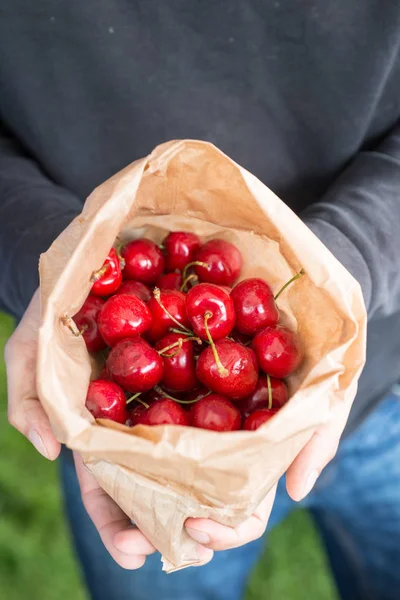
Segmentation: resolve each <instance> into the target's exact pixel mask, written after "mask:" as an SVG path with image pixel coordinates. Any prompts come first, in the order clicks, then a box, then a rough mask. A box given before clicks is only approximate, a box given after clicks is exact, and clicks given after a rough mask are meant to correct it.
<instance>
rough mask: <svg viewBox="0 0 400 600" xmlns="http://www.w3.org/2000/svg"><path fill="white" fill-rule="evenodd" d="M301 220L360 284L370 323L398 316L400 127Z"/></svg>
mask: <svg viewBox="0 0 400 600" xmlns="http://www.w3.org/2000/svg"><path fill="white" fill-rule="evenodd" d="M302 217H303V219H304V221H305V222H306V224H307V225H308V226H309V227H310V229H311V230H312V231H313V232H314V233H315V234H316V235H317V236H318V237H319V238H320V239H321V240H322V241H323V242H324V244H325V245H326V246H327V247H328V248H329V249H330V250H331V251H332V253H333V254H334V255H335V256H336V257H337V258H338V259H339V260H340V261H341V262H342V264H343V265H344V266H345V267H347V269H348V270H349V271H350V272H351V273H352V274H353V275H354V277H355V278H356V279H357V280H358V281H359V283H360V284H361V287H362V290H363V294H364V299H365V303H366V306H367V310H368V314H369V317H372V316H373V315H375V314H379V315H388V314H392V313H394V312H396V311H398V310H400V268H399V265H400V235H399V232H398V229H399V224H400V127H397V129H395V130H394V131H393V132H392V134H391V135H390V136H389V137H388V138H387V139H386V140H385V141H384V142H383V143H382V144H380V146H379V147H378V148H376V150H375V151H373V152H363V153H360V154H359V155H358V156H357V158H356V159H355V160H354V161H353V163H352V164H351V165H350V166H349V167H348V168H347V169H346V170H345V171H344V172H343V174H342V175H341V176H340V177H339V178H338V180H337V181H336V182H335V184H334V185H333V186H332V187H331V188H330V189H329V190H328V192H327V193H326V194H325V196H324V198H323V199H322V201H321V202H318V203H316V204H314V205H312V206H310V207H309V208H308V209H307V210H306V211H305V212H304V213H303V215H302Z"/></svg>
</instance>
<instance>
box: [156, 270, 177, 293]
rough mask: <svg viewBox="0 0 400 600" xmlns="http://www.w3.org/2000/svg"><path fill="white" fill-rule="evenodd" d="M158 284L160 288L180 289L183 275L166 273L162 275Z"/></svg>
mask: <svg viewBox="0 0 400 600" xmlns="http://www.w3.org/2000/svg"><path fill="white" fill-rule="evenodd" d="M156 285H157V287H158V288H160V290H180V289H181V285H182V275H181V274H180V273H166V275H161V277H160V278H159V279H158V280H157V284H156Z"/></svg>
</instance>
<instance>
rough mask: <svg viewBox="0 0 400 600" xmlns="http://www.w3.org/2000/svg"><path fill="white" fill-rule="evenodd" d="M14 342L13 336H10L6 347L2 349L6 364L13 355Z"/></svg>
mask: <svg viewBox="0 0 400 600" xmlns="http://www.w3.org/2000/svg"><path fill="white" fill-rule="evenodd" d="M14 340H15V338H14V335H12V336H11V337H9V338H8V340H7V342H6V345H5V347H4V360H5V361H6V362H8V361H9V360H10V357H11V356H12V355H13V353H14V346H15V341H14Z"/></svg>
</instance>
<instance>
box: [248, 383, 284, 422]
mask: <svg viewBox="0 0 400 600" xmlns="http://www.w3.org/2000/svg"><path fill="white" fill-rule="evenodd" d="M269 379H270V383H271V398H272V407H271V408H276V409H278V408H280V407H281V406H283V405H284V404H286V402H287V401H288V399H289V393H288V389H287V386H286V384H285V382H284V381H282V380H281V379H275V377H270V378H269ZM268 405H269V393H268V381H267V378H266V377H265V376H264V375H260V377H259V378H258V382H257V387H256V389H255V392H254V393H253V394H251V395H250V396H249V397H248V398H244V399H243V400H240V402H238V403H237V407H238V408H239V410H240V412H241V413H242V415H243V416H244V417H248V416H249V414H250V413H252V412H254V411H255V410H258V409H260V408H268Z"/></svg>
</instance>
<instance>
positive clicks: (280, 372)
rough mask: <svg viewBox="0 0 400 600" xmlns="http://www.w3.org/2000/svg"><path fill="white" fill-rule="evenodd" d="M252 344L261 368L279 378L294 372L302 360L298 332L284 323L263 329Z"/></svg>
mask: <svg viewBox="0 0 400 600" xmlns="http://www.w3.org/2000/svg"><path fill="white" fill-rule="evenodd" d="M252 346H253V349H254V351H255V353H256V356H257V360H258V364H259V365H260V367H261V369H262V370H263V371H264V372H265V373H268V375H271V376H272V377H277V378H278V379H284V378H285V377H287V376H288V375H290V374H291V373H293V371H295V370H296V369H297V367H298V366H299V365H300V363H301V360H302V352H301V348H300V343H299V340H298V339H297V336H296V334H295V333H293V331H290V329H287V328H286V327H283V326H282V325H275V326H270V327H265V329H262V330H261V331H260V332H259V333H258V334H257V335H256V337H255V338H253V342H252Z"/></svg>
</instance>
